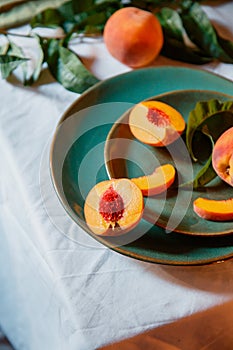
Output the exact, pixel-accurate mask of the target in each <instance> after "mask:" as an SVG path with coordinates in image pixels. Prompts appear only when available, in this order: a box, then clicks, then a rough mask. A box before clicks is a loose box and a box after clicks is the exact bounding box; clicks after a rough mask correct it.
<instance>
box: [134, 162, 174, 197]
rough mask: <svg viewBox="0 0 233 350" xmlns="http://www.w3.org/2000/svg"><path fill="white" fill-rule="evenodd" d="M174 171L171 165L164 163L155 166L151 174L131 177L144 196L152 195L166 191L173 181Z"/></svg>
mask: <svg viewBox="0 0 233 350" xmlns="http://www.w3.org/2000/svg"><path fill="white" fill-rule="evenodd" d="M175 176H176V171H175V168H174V166H173V165H171V164H165V165H161V166H159V167H158V168H156V169H155V170H154V171H153V173H152V174H151V175H147V176H141V177H137V178H133V179H131V181H133V183H135V184H136V185H137V186H138V187H139V188H140V190H141V191H142V194H143V195H144V196H154V195H156V194H159V193H162V192H164V191H166V190H167V189H168V188H169V187H170V186H171V185H172V184H173V182H174V180H175Z"/></svg>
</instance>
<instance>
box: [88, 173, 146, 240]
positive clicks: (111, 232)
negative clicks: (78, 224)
mask: <svg viewBox="0 0 233 350" xmlns="http://www.w3.org/2000/svg"><path fill="white" fill-rule="evenodd" d="M143 208H144V202H143V195H142V192H141V190H140V189H139V187H138V186H137V185H135V184H134V183H133V182H132V181H131V180H129V179H126V178H123V179H111V180H106V181H102V182H99V183H98V184H96V185H95V186H94V187H93V188H92V189H91V190H90V192H89V193H88V195H87V197H86V200H85V205H84V215H85V219H86V223H87V225H88V227H89V228H90V230H91V231H92V232H94V233H95V234H97V235H102V236H119V235H122V234H124V233H126V232H128V231H130V230H132V229H133V228H134V227H135V226H136V225H137V224H138V223H139V221H140V219H141V218H142V213H143Z"/></svg>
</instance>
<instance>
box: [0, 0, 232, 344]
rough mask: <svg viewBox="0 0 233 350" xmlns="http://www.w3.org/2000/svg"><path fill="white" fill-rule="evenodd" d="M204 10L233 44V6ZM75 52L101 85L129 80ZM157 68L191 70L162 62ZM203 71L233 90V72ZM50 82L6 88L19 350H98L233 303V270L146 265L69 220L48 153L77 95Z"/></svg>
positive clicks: (4, 190)
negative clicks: (107, 80)
mask: <svg viewBox="0 0 233 350" xmlns="http://www.w3.org/2000/svg"><path fill="white" fill-rule="evenodd" d="M205 9H206V11H207V12H208V13H209V14H210V16H211V19H212V20H213V21H214V22H215V24H216V27H217V28H219V29H220V30H221V31H222V33H224V34H226V35H227V36H228V37H229V38H231V40H233V28H232V25H231V24H232V18H231V16H232V13H233V4H232V2H226V3H224V4H219V5H216V6H213V7H208V6H206V7H205ZM73 48H74V49H75V50H76V51H77V52H78V53H79V54H80V55H81V56H82V57H83V60H84V62H85V63H86V64H87V65H89V67H90V68H91V69H92V71H93V72H94V73H95V74H96V75H97V76H98V77H99V78H100V79H105V78H108V77H111V76H114V75H117V74H119V73H122V72H126V71H129V68H128V67H126V66H124V65H122V64H120V63H119V62H117V61H115V60H114V59H113V58H111V57H110V56H109V54H108V53H107V51H106V48H105V47H104V44H103V43H102V42H101V41H100V42H97V43H92V44H90V43H81V44H79V45H78V44H76V45H75V44H74V47H73ZM90 62H91V63H90ZM155 65H156V66H161V65H177V66H178V65H179V66H180V65H183V66H190V67H191V66H192V65H188V64H181V63H180V62H174V61H172V60H169V59H167V58H163V57H160V58H159V59H158V60H157V61H156V63H155ZM199 68H200V69H206V70H209V71H213V72H215V73H217V74H219V75H221V76H224V77H226V78H228V79H230V80H232V81H233V65H230V64H223V63H216V62H214V63H211V64H208V65H205V66H202V67H199ZM47 74H48V73H44V74H43V75H42V77H41V81H40V82H41V84H38V85H36V86H33V87H27V88H26V87H23V86H22V85H21V84H19V83H17V82H16V80H15V79H14V78H11V79H10V80H9V81H8V82H7V81H3V80H1V81H0V101H1V108H0V149H1V151H0V325H1V327H2V329H3V331H4V332H5V333H6V334H7V336H8V337H9V339H10V340H11V342H12V344H13V345H14V346H15V348H16V349H17V350H22V349H23V350H24V349H26V350H41V349H43V350H55V349H56V350H63V349H64V350H74V349H75V350H86V349H87V350H92V349H97V348H99V347H101V346H103V345H104V344H107V343H110V342H114V341H118V340H120V339H122V338H126V337H130V336H133V335H135V334H138V333H141V332H144V331H146V330H149V329H154V328H157V327H159V326H162V325H166V324H170V323H172V322H174V321H176V320H179V319H181V318H182V317H184V316H191V315H195V313H196V312H198V311H202V310H206V309H209V308H212V307H214V306H215V305H220V306H221V305H224V304H225V303H226V302H230V301H232V299H233V273H232V267H233V262H232V261H231V260H229V261H226V262H225V263H222V264H213V265H207V266H197V267H177V266H162V265H153V264H150V263H144V262H140V261H137V260H133V259H130V258H128V257H125V256H122V255H120V254H118V253H116V252H113V251H111V250H109V249H108V248H106V247H104V246H102V245H100V244H99V243H97V242H96V241H94V240H93V239H92V238H90V237H89V236H87V234H86V233H85V232H83V231H82V229H81V228H79V227H78V226H77V225H76V224H74V223H73V222H72V220H71V219H70V218H69V217H68V216H67V214H66V212H65V210H64V209H63V208H62V206H61V204H60V202H59V200H58V199H57V197H56V194H55V192H54V190H53V187H52V184H51V179H50V176H49V170H48V151H49V146H50V142H51V137H52V135H53V133H54V130H55V127H56V125H57V123H58V121H59V119H60V117H61V115H62V113H63V112H64V111H65V110H66V109H67V108H68V107H69V105H70V104H71V103H72V102H73V101H74V100H75V99H76V98H77V97H78V95H77V94H75V93H72V92H69V91H67V90H65V89H64V88H63V87H62V86H61V85H59V84H58V83H56V82H54V81H53V79H52V78H51V77H50V76H48V75H47ZM48 79H50V80H51V82H50V83H46V81H47V80H48ZM67 235H68V237H67ZM184 331H185V330H184ZM195 336H196V337H198V334H195V330H194V332H193V337H195ZM158 343H159V341H158ZM163 346H164V344H163ZM168 349H169V348H168ZM203 349H204V347H203Z"/></svg>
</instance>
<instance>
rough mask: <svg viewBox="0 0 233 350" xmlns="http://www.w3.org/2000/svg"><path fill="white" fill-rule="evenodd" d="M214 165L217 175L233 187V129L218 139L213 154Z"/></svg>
mask: <svg viewBox="0 0 233 350" xmlns="http://www.w3.org/2000/svg"><path fill="white" fill-rule="evenodd" d="M212 165H213V168H214V170H215V171H216V173H217V175H218V176H219V177H220V178H221V179H222V180H223V181H225V182H226V183H228V184H229V185H231V186H233V127H231V128H229V129H227V130H226V131H225V132H224V133H223V134H222V135H221V136H220V137H219V138H218V139H217V141H216V143H215V145H214V149H213V152H212Z"/></svg>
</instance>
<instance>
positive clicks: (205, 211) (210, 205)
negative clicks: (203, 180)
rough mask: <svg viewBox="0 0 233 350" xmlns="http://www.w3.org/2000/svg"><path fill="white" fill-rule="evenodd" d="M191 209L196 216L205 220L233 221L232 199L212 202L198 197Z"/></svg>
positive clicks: (212, 200)
mask: <svg viewBox="0 0 233 350" xmlns="http://www.w3.org/2000/svg"><path fill="white" fill-rule="evenodd" d="M193 209H194V211H195V213H196V214H197V215H199V216H200V217H201V218H203V219H206V220H212V221H229V220H233V198H229V199H226V200H214V199H208V198H201V197H200V198H197V199H196V200H195V201H194V202H193Z"/></svg>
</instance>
